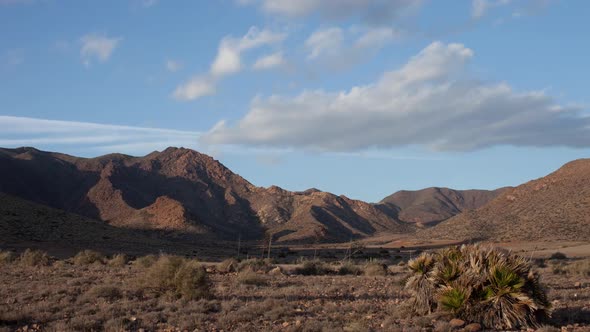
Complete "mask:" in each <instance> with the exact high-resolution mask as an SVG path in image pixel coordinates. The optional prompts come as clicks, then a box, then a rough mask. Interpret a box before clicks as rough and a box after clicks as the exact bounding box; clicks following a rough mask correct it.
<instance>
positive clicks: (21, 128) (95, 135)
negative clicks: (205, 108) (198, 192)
mask: <svg viewBox="0 0 590 332" xmlns="http://www.w3.org/2000/svg"><path fill="white" fill-rule="evenodd" d="M200 135H201V133H200V132H193V131H182V130H173V129H162V128H148V127H135V126H121V125H111V124H98V123H90V122H77V121H58V120H47V119H38V118H28V117H18V116H3V115H2V116H0V146H3V147H19V146H35V147H41V148H42V147H55V146H61V147H77V148H84V149H93V150H101V151H109V149H111V148H113V147H115V146H118V147H124V146H127V147H129V148H130V147H139V146H141V147H143V149H142V151H148V152H149V151H153V150H157V149H158V148H162V147H164V148H165V147H167V146H191V147H196V146H197V141H198V138H199V136H200ZM111 151H119V152H126V151H131V149H129V150H125V151H123V150H122V149H119V150H111ZM134 151H137V150H134Z"/></svg>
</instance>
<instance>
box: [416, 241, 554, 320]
mask: <svg viewBox="0 0 590 332" xmlns="http://www.w3.org/2000/svg"><path fill="white" fill-rule="evenodd" d="M408 267H409V268H410V270H411V271H412V276H411V277H410V278H409V279H408V281H407V284H406V287H407V289H408V290H410V291H411V292H412V294H413V296H414V298H413V299H412V300H410V301H411V305H412V309H413V311H414V313H415V314H418V315H424V314H429V313H432V312H440V313H443V314H449V315H451V316H452V317H456V318H461V319H463V320H466V321H470V322H480V323H482V324H483V325H484V326H485V327H487V328H495V329H513V328H518V327H538V326H539V324H540V321H539V320H540V319H543V318H546V317H547V316H548V313H549V311H550V304H549V301H548V300H547V296H546V294H545V291H544V289H543V288H542V287H541V285H540V283H539V277H538V275H537V274H536V273H535V272H533V271H532V269H531V264H530V262H528V261H527V260H526V259H524V258H522V257H519V256H517V255H514V254H511V253H508V252H505V251H503V250H500V249H495V248H487V247H481V246H476V245H475V246H473V245H471V246H467V245H464V246H462V247H460V248H458V247H457V248H447V249H443V250H440V251H438V252H436V253H433V254H431V253H424V254H422V255H421V256H419V257H418V258H416V259H414V260H412V261H410V262H409V264H408Z"/></svg>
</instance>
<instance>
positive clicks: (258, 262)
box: [238, 258, 273, 272]
mask: <svg viewBox="0 0 590 332" xmlns="http://www.w3.org/2000/svg"><path fill="white" fill-rule="evenodd" d="M272 267H273V266H272V264H271V262H270V260H268V259H259V258H250V259H246V260H243V261H241V262H240V264H239V265H238V271H243V270H246V269H249V270H252V271H263V272H268V271H269V270H270V269H272Z"/></svg>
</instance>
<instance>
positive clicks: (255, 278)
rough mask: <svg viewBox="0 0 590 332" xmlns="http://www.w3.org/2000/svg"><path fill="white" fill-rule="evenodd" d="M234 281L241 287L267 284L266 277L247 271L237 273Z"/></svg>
mask: <svg viewBox="0 0 590 332" xmlns="http://www.w3.org/2000/svg"><path fill="white" fill-rule="evenodd" d="M236 280H237V281H238V283H240V284H243V285H254V286H265V285H267V284H268V281H267V277H266V276H264V275H261V274H258V273H256V272H254V271H252V270H248V269H246V270H243V271H241V272H240V273H238V276H237V279H236Z"/></svg>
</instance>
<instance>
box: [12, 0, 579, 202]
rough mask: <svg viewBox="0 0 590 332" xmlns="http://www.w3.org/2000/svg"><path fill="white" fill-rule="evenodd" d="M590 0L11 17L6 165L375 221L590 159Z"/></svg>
mask: <svg viewBox="0 0 590 332" xmlns="http://www.w3.org/2000/svg"><path fill="white" fill-rule="evenodd" d="M589 13H590V2H588V1H585V0H569V1H566V0H464V1H435V0H413V1H412V0H299V1H292V0H211V1H190V0H104V1H74V0H70V1H66V0H63V1H61V0H0V146H1V147H20V146H33V147H36V148H38V149H42V150H49V151H58V152H64V153H68V154H72V155H77V156H83V157H94V156H99V155H103V154H107V153H113V152H119V153H126V154H130V155H134V156H141V155H145V154H148V153H150V152H152V151H155V150H158V151H161V150H163V149H165V148H166V147H168V146H177V147H187V148H192V149H196V150H198V151H200V152H203V153H206V154H209V155H211V156H213V157H214V158H216V159H218V160H220V161H221V162H222V163H223V164H224V165H226V166H227V167H229V168H230V169H231V170H232V171H234V172H236V173H238V174H240V175H241V176H243V177H244V178H246V179H247V180H249V181H250V182H252V183H253V184H255V185H258V186H264V187H267V186H270V185H278V186H280V187H283V188H285V189H288V190H305V189H308V188H312V187H313V188H318V189H320V190H325V191H330V192H333V193H335V194H337V195H346V196H347V197H350V198H355V199H362V200H366V201H370V202H377V201H379V200H381V199H382V198H383V197H385V196H387V195H389V194H391V193H393V192H395V191H398V190H404V189H405V190H416V189H421V188H425V187H430V186H441V187H450V188H455V189H495V188H499V187H503V186H515V185H519V184H521V183H523V182H526V181H529V180H532V179H535V178H538V177H541V176H544V175H546V174H548V173H550V172H552V171H554V170H555V169H557V168H559V167H560V166H561V165H563V164H564V163H566V162H568V161H571V160H574V159H578V158H585V157H588V156H590V117H589V115H590V113H589V111H590V107H589V105H590V99H589V96H588V91H589V90H588V77H590V66H589V65H588V59H590V43H589V42H588V38H587V35H588V33H590V21H589V20H588V19H587V17H588V14H589Z"/></svg>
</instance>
